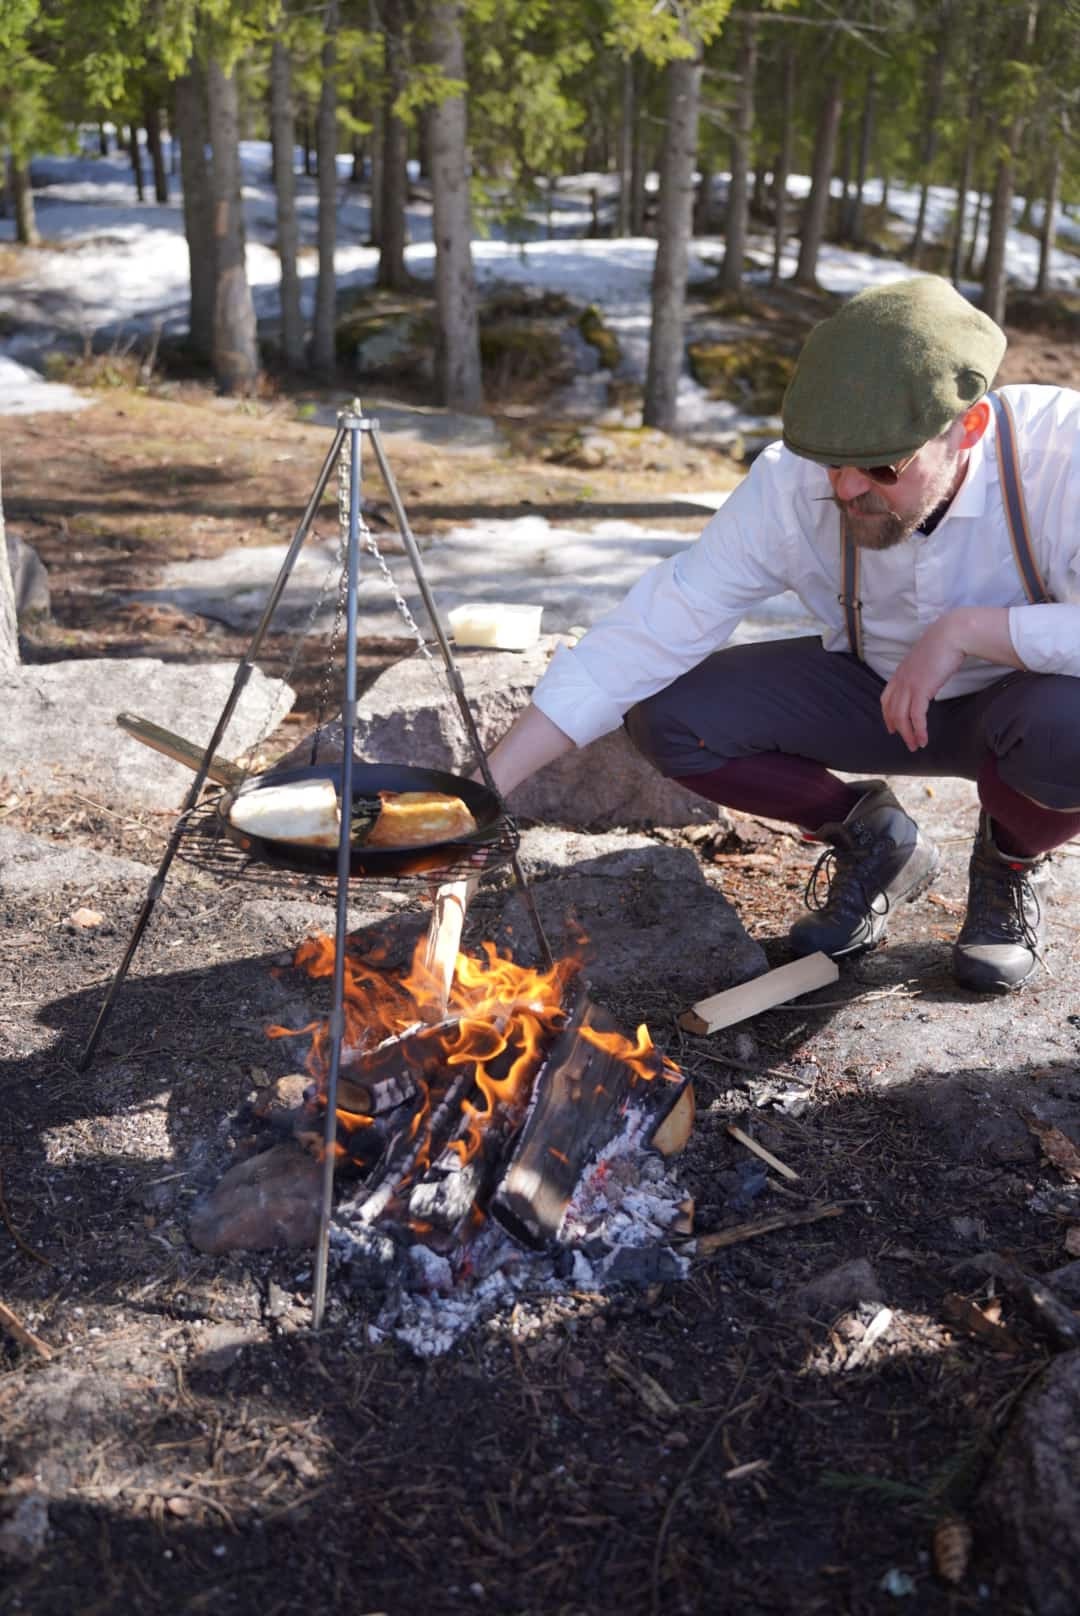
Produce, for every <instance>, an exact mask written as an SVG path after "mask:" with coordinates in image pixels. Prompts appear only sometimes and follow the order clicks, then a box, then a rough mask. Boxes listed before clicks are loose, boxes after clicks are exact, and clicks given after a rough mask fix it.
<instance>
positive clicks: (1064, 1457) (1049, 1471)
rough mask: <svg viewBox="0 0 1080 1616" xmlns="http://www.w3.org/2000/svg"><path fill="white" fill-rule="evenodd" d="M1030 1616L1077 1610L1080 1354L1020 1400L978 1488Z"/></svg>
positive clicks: (1060, 1361) (1061, 1361) (1067, 1357)
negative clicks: (1017, 1576) (1016, 1575)
mask: <svg viewBox="0 0 1080 1616" xmlns="http://www.w3.org/2000/svg"><path fill="white" fill-rule="evenodd" d="M982 1502H983V1503H984V1504H985V1506H986V1507H987V1509H988V1511H989V1513H990V1515H991V1516H992V1517H993V1519H994V1523H995V1526H996V1527H997V1529H998V1531H999V1533H1000V1534H1001V1537H1002V1538H1003V1539H1004V1543H1005V1546H1006V1548H1007V1552H1008V1557H1009V1560H1010V1561H1011V1563H1012V1564H1013V1565H1014V1566H1015V1567H1016V1569H1017V1571H1018V1572H1019V1574H1020V1576H1021V1578H1022V1581H1023V1584H1024V1591H1025V1593H1026V1595H1027V1598H1028V1600H1029V1601H1030V1605H1031V1609H1032V1611H1033V1612H1034V1616H1075V1613H1076V1611H1078V1610H1080V1352H1066V1353H1063V1354H1062V1356H1061V1357H1059V1358H1056V1359H1055V1360H1054V1362H1053V1363H1052V1364H1051V1365H1050V1367H1049V1369H1047V1371H1046V1373H1045V1374H1044V1375H1043V1376H1042V1377H1041V1379H1040V1380H1039V1381H1038V1382H1037V1383H1036V1385H1035V1386H1034V1387H1032V1389H1031V1390H1030V1391H1029V1392H1028V1393H1027V1394H1026V1395H1025V1397H1024V1399H1023V1401H1022V1402H1021V1404H1020V1408H1019V1411H1018V1413H1017V1414H1016V1415H1015V1416H1014V1418H1013V1421H1012V1424H1011V1425H1010V1427H1009V1430H1008V1433H1007V1435H1006V1437H1005V1441H1004V1443H1003V1444H1002V1447H1001V1451H1000V1453H999V1454H998V1457H997V1459H996V1461H995V1463H994V1468H993V1470H992V1471H991V1474H990V1477H989V1479H988V1481H987V1484H986V1486H985V1488H984V1489H983V1494H982Z"/></svg>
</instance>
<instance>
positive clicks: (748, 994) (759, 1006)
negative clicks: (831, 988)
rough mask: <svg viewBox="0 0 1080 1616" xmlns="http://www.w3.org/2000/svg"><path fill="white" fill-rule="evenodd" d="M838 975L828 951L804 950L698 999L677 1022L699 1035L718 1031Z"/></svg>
mask: <svg viewBox="0 0 1080 1616" xmlns="http://www.w3.org/2000/svg"><path fill="white" fill-rule="evenodd" d="M839 975H840V971H839V968H838V967H837V965H836V962H835V961H834V960H831V959H830V958H829V956H828V955H827V954H820V953H819V954H807V955H806V957H805V958H804V959H797V960H792V962H791V964H790V965H778V966H777V967H776V969H775V970H773V971H766V972H765V973H764V975H763V976H755V977H753V978H752V980H751V981H749V982H740V983H739V984H738V986H737V987H733V988H725V989H724V991H723V992H722V993H714V994H713V995H712V997H711V998H708V999H699V1000H698V1002H697V1004H695V1005H692V1006H691V1007H690V1009H689V1010H687V1011H684V1013H683V1014H682V1015H681V1016H680V1017H679V1025H680V1027H682V1028H684V1030H685V1031H686V1032H693V1033H697V1034H699V1035H704V1034H706V1033H713V1032H719V1031H720V1029H721V1028H722V1027H731V1026H734V1024H735V1023H736V1022H737V1021H747V1020H749V1018H750V1017H751V1016H757V1015H760V1014H761V1012H762V1011H763V1010H771V1009H772V1008H773V1007H774V1005H778V1004H786V1003H787V1001H788V1000H789V999H797V998H798V997H799V995H800V994H801V993H812V992H813V991H814V989H815V988H824V987H828V985H829V983H830V982H835V981H836V979H837V977H838V976H839Z"/></svg>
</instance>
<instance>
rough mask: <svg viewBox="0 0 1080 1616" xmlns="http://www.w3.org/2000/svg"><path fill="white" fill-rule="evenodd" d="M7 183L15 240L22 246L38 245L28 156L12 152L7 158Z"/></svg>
mask: <svg viewBox="0 0 1080 1616" xmlns="http://www.w3.org/2000/svg"><path fill="white" fill-rule="evenodd" d="M8 185H9V186H10V188H11V200H12V204H13V205H14V208H15V240H16V241H18V242H20V243H21V244H22V245H23V246H24V247H40V246H41V236H40V235H39V234H38V227H37V215H36V214H35V212H34V192H33V188H32V186H31V184H30V162H29V159H28V158H25V157H22V156H18V157H17V156H16V155H15V153H14V152H12V153H11V156H10V157H9V158H8Z"/></svg>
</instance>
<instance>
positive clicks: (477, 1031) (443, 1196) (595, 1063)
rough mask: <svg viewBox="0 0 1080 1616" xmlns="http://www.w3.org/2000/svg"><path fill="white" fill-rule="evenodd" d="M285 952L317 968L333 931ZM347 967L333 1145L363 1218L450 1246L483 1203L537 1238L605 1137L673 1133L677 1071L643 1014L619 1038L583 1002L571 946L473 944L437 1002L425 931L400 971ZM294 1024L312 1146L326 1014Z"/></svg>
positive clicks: (527, 1237) (512, 1229) (474, 1221)
mask: <svg viewBox="0 0 1080 1616" xmlns="http://www.w3.org/2000/svg"><path fill="white" fill-rule="evenodd" d="M296 964H297V965H298V966H301V967H302V968H304V969H305V970H306V971H307V972H308V973H309V974H310V975H311V976H313V977H329V976H330V975H331V973H332V971H333V964H334V959H333V944H332V942H331V941H330V940H329V939H328V938H325V937H315V938H311V939H308V940H307V941H306V942H305V943H303V944H301V946H300V949H299V950H298V952H297V956H296ZM345 979H346V994H345V1005H346V1014H345V1033H344V1039H343V1046H342V1048H343V1053H342V1062H341V1072H340V1075H339V1079H338V1090H337V1128H336V1140H337V1142H336V1145H335V1149H336V1151H337V1154H338V1157H339V1159H340V1161H341V1162H342V1163H344V1164H347V1165H348V1166H349V1167H350V1168H351V1169H354V1170H356V1171H358V1172H359V1173H360V1175H361V1176H362V1181H361V1184H360V1187H359V1188H358V1189H357V1190H355V1191H354V1192H352V1193H350V1194H347V1195H346V1196H345V1197H344V1200H345V1208H344V1209H345V1211H346V1212H347V1213H348V1214H349V1215H350V1216H351V1217H352V1218H354V1219H356V1220H358V1221H359V1223H360V1224H361V1225H372V1224H374V1223H375V1222H376V1221H378V1220H382V1219H388V1220H393V1221H395V1222H397V1223H399V1224H400V1225H402V1226H403V1227H405V1228H406V1229H408V1230H409V1231H410V1232H411V1233H412V1234H413V1235H414V1236H416V1237H417V1238H419V1239H422V1240H424V1241H425V1242H426V1243H428V1244H429V1245H431V1246H432V1247H433V1248H435V1249H437V1250H447V1249H450V1248H451V1247H453V1246H454V1245H455V1244H457V1243H458V1242H460V1241H462V1240H465V1239H467V1238H468V1236H469V1233H470V1232H475V1230H476V1228H477V1227H478V1226H479V1224H480V1223H481V1222H482V1221H483V1220H484V1219H485V1218H487V1217H488V1216H490V1217H492V1218H493V1219H495V1221H496V1222H497V1223H498V1224H499V1225H500V1226H501V1227H502V1228H503V1229H504V1230H505V1231H506V1232H507V1233H508V1234H509V1235H511V1236H512V1237H513V1238H514V1239H515V1240H517V1241H518V1242H520V1243H521V1244H523V1245H525V1246H528V1247H531V1248H532V1249H535V1250H541V1249H544V1248H546V1247H547V1246H549V1245H550V1243H551V1242H553V1241H557V1240H558V1238H559V1234H560V1230H561V1228H562V1225H563V1221H564V1218H565V1215H566V1211H567V1208H568V1207H569V1205H570V1202H571V1200H572V1199H573V1196H574V1194H575V1191H576V1190H577V1188H578V1186H579V1183H580V1181H581V1178H582V1175H583V1173H584V1172H585V1171H586V1169H587V1167H588V1166H589V1165H590V1164H591V1163H595V1162H596V1161H597V1160H598V1159H600V1158H601V1157H602V1155H603V1153H604V1152H605V1150H606V1149H607V1147H608V1146H609V1145H610V1144H611V1143H612V1141H613V1140H615V1139H617V1138H618V1137H619V1136H620V1135H623V1134H630V1135H632V1136H633V1137H634V1139H635V1141H636V1142H638V1143H640V1144H641V1145H642V1146H647V1145H649V1144H652V1145H654V1146H655V1148H656V1149H658V1150H659V1151H661V1152H662V1153H670V1152H671V1151H672V1150H673V1149H674V1148H675V1147H676V1145H677V1144H678V1143H681V1142H684V1141H685V1137H686V1134H687V1133H688V1131H689V1123H690V1120H691V1118H692V1104H693V1102H692V1093H691V1091H690V1089H689V1087H688V1085H687V1082H686V1079H685V1078H684V1077H683V1075H682V1073H681V1072H680V1071H679V1070H678V1068H677V1067H676V1066H674V1065H673V1064H672V1062H671V1061H669V1060H668V1059H667V1058H666V1057H665V1056H663V1055H661V1054H660V1052H659V1051H658V1050H657V1049H656V1048H655V1047H654V1045H653V1043H652V1039H651V1038H650V1036H649V1033H648V1029H647V1028H646V1027H645V1026H644V1025H642V1026H640V1027H639V1028H638V1029H637V1035H636V1038H635V1039H630V1038H628V1037H626V1036H625V1035H624V1034H623V1033H622V1032H620V1031H619V1030H618V1028H617V1027H616V1026H615V1024H614V1022H613V1020H612V1018H611V1017H610V1016H609V1015H608V1014H607V1013H606V1012H605V1011H603V1010H602V1009H601V1008H600V1007H599V1006H598V1005H596V1004H594V1003H593V1002H592V1001H591V1000H590V998H589V996H588V993H587V991H585V989H584V987H583V986H582V985H581V981H580V962H579V961H577V960H575V959H565V960H561V961H557V962H556V963H555V965H554V966H553V967H552V968H551V969H550V970H547V971H539V970H534V969H530V968H528V967H526V966H521V965H517V964H515V962H514V961H513V960H512V959H509V958H506V957H504V956H502V955H500V954H499V953H498V952H497V950H496V949H495V947H494V945H493V944H490V943H488V944H484V945H483V957H475V956H470V955H468V954H459V955H458V957H457V968H456V971H455V973H454V978H453V981H452V983H451V985H450V989H449V996H448V1002H447V1003H446V1004H445V1013H444V1004H443V999H442V992H441V984H440V983H439V982H438V980H437V979H436V978H435V976H434V975H433V973H431V972H430V971H429V969H428V968H427V966H426V964H425V959H424V946H423V944H421V945H419V946H418V948H417V952H416V955H415V956H414V959H413V963H412V967H411V969H410V971H409V973H408V974H407V975H406V976H405V977H403V978H395V977H394V976H392V975H391V974H390V973H387V972H384V971H382V970H380V969H379V968H378V966H377V965H374V964H372V963H371V962H370V961H367V960H351V959H350V960H348V961H347V964H346V973H345ZM436 1018H437V1019H436ZM270 1032H271V1036H273V1037H292V1036H296V1035H297V1034H296V1032H295V1031H293V1030H292V1029H285V1028H281V1027H274V1028H271V1029H270ZM300 1032H302V1033H304V1034H310V1036H311V1048H310V1054H309V1056H308V1070H309V1073H310V1075H311V1077H312V1079H313V1087H312V1091H311V1093H310V1095H309V1097H308V1099H307V1102H306V1110H307V1113H308V1115H307V1118H306V1121H305V1125H302V1126H301V1128H300V1130H299V1132H300V1135H301V1137H302V1138H303V1139H304V1141H305V1142H306V1143H308V1144H309V1145H310V1146H311V1147H312V1148H314V1149H321V1148H322V1140H323V1138H324V1136H325V1132H326V1130H325V1105H326V1087H325V1085H326V1069H327V1042H328V1036H329V1033H328V1024H327V1023H325V1022H319V1023H312V1024H310V1025H309V1026H307V1027H305V1028H302V1029H300Z"/></svg>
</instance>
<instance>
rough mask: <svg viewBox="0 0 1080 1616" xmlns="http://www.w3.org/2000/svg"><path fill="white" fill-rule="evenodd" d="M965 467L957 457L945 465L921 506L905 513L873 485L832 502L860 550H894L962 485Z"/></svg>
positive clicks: (925, 495)
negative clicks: (858, 492)
mask: <svg viewBox="0 0 1080 1616" xmlns="http://www.w3.org/2000/svg"><path fill="white" fill-rule="evenodd" d="M963 470H964V467H963V465H961V466H960V468H959V470H958V468H957V466H956V463H955V461H953V462H950V463H947V464H945V465H943V466H942V467H941V471H940V475H939V476H938V477H936V478H935V479H934V481H933V483H931V484H930V486H929V487H927V489H926V491H925V494H924V499H923V502H922V503H921V504H920V506H919V507H918V509H917V510H914V511H911V512H909V513H908V514H906V515H903V514H901V513H900V512H899V511H894V510H893V509H892V507H891V505H889V504H888V503H887V502H886V500H885V499H884V498H883V497H882V495H881V494H878V493H876V492H875V491H874V490H873V489H868V490H867V491H866V493H865V494H860V495H859V496H858V498H856V499H848V500H842V499H837V498H836V497H835V495H834V496H833V503H834V505H836V506H837V508H838V509H839V511H840V513H841V515H842V516H843V517H844V518H845V519H846V523H847V531H848V534H849V536H850V538H851V542H852V543H853V544H854V545H856V546H858V548H859V549H860V550H891V549H893V548H894V546H896V545H898V544H903V542H904V540H905V539H909V538H910V537H911V535H912V534H913V533H914V532H915V530H916V528H918V527H919V526H920V524H921V523H923V522H925V521H926V518H927V517H928V516H930V515H931V514H932V513H933V512H934V511H936V510H937V509H938V508H939V507H940V506H942V505H944V504H946V502H947V501H948V500H949V499H950V498H951V497H952V495H953V494H954V493H955V492H956V490H957V488H958V487H959V485H960V481H961V478H962V476H963Z"/></svg>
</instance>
